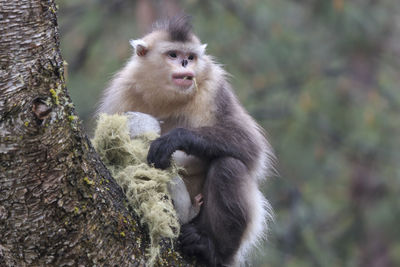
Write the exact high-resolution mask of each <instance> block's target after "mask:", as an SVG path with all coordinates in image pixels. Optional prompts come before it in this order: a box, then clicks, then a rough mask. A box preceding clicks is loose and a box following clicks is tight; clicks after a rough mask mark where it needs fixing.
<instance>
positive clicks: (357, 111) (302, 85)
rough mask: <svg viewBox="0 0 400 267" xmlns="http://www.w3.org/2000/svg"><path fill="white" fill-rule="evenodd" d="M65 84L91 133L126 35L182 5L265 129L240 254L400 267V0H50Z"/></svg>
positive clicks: (262, 261)
mask: <svg viewBox="0 0 400 267" xmlns="http://www.w3.org/2000/svg"><path fill="white" fill-rule="evenodd" d="M58 5H59V24H60V28H61V45H62V53H63V56H64V58H65V59H66V61H67V62H68V63H69V66H68V78H67V84H68V89H69V91H70V94H71V96H72V98H73V101H74V103H75V105H76V108H77V110H78V113H79V115H80V117H81V119H83V121H84V123H85V127H86V128H87V130H88V132H89V133H90V132H92V127H93V119H92V117H93V113H94V111H95V109H96V105H97V102H98V100H99V94H100V92H101V91H102V90H103V89H104V87H106V85H107V81H109V80H110V78H111V77H112V75H113V73H115V72H116V71H117V70H118V69H119V68H121V66H122V65H123V64H124V62H125V61H126V60H127V59H128V57H129V56H130V54H131V52H132V51H131V49H130V46H129V42H128V41H129V39H135V38H139V37H141V36H142V34H143V33H145V32H146V31H147V30H148V29H149V26H150V25H151V23H152V22H153V21H154V20H156V19H158V18H162V17H165V16H168V15H173V14H176V13H177V12H179V11H181V10H184V11H185V12H187V13H189V14H191V15H193V24H194V28H195V31H196V32H197V34H198V35H199V37H200V38H201V39H202V41H203V42H204V43H208V47H207V49H208V53H209V54H212V55H214V56H215V57H216V58H217V60H218V61H219V62H220V63H222V64H224V66H225V69H226V70H227V71H228V72H230V73H231V74H232V75H233V77H232V78H231V83H232V84H233V86H234V88H235V90H236V93H237V95H238V97H239V99H240V100H241V101H242V103H243V104H244V105H245V107H246V108H247V109H248V110H249V112H250V113H251V114H252V115H253V116H254V117H255V118H256V120H257V121H258V122H259V123H260V124H261V125H262V126H263V127H264V128H265V129H266V130H267V132H268V135H269V139H270V142H271V143H272V145H273V147H274V149H275V151H276V155H277V158H278V164H277V169H278V171H279V176H278V177H272V178H270V179H269V180H268V182H266V183H265V184H264V186H263V188H264V192H265V194H266V196H267V198H268V199H269V200H270V202H271V203H272V206H273V207H274V210H275V213H276V219H275V222H274V223H273V224H271V227H270V233H269V239H268V241H267V242H266V243H265V244H263V245H262V246H260V250H259V251H258V252H257V253H256V254H255V255H253V261H252V264H251V266H376V267H378V266H379V267H381V266H400V230H399V228H400V197H399V195H400V167H399V165H398V163H400V114H399V112H400V88H399V85H400V1H398V0H380V1H374V0H352V1H346V0H325V1H323V0H280V1H272V0H242V1H236V0H222V1H211V0H201V1H200V0H188V1H178V0H175V1H172V0H169V1H151V0H137V1H128V0H107V1H106V0H86V1H78V0H68V1H67V0H59V1H58Z"/></svg>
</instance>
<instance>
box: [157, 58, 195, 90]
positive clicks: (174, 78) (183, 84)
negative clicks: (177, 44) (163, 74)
mask: <svg viewBox="0 0 400 267" xmlns="http://www.w3.org/2000/svg"><path fill="white" fill-rule="evenodd" d="M164 57H165V61H166V62H167V64H168V65H169V66H170V68H171V70H172V71H171V75H170V77H169V78H170V82H171V83H172V84H173V85H175V86H176V87H177V88H178V90H184V91H185V90H189V89H190V88H192V87H193V86H194V81H195V79H196V77H195V73H194V69H195V68H194V67H195V65H196V62H195V61H196V59H197V55H196V54H194V53H193V52H188V53H187V52H186V51H179V50H171V51H168V52H166V53H165V55H164Z"/></svg>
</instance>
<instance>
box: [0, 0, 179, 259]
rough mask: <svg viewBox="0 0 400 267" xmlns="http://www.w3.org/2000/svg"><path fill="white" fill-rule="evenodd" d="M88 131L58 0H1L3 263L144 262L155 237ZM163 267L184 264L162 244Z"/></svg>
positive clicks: (0, 199)
mask: <svg viewBox="0 0 400 267" xmlns="http://www.w3.org/2000/svg"><path fill="white" fill-rule="evenodd" d="M138 222H139V219H138V218H137V217H136V215H134V214H133V212H132V211H131V210H130V209H129V208H128V207H127V201H126V198H125V196H124V194H123V192H122V190H121V188H120V187H119V186H118V185H117V184H116V183H115V181H114V180H113V179H112V178H111V177H110V174H109V172H108V171H107V169H106V168H105V167H104V165H103V164H102V162H101V161H100V160H99V158H98V156H97V154H96V153H95V151H94V150H93V148H92V145H91V144H90V142H89V140H88V138H87V137H86V135H85V134H83V133H82V131H81V127H80V122H79V120H78V119H77V117H76V115H75V111H74V108H73V105H72V103H71V100H70V98H69V96H68V94H67V91H66V88H65V82H64V78H63V59H62V58H61V55H60V50H59V37H58V28H57V17H56V5H55V3H54V0H13V1H10V0H0V266H28V265H29V266H46V265H51V266H94V265H97V266H103V265H106V266H111V265H112V266H139V265H140V266H143V265H145V262H146V256H145V253H146V248H147V247H148V245H149V239H148V236H147V233H146V229H142V227H141V226H140V225H139V224H138ZM158 264H159V265H165V266H178V265H186V263H184V262H183V259H182V257H181V256H180V255H179V253H177V252H175V251H173V249H171V244H170V243H168V242H165V244H163V251H162V259H160V260H159V262H158Z"/></svg>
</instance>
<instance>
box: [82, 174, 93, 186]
mask: <svg viewBox="0 0 400 267" xmlns="http://www.w3.org/2000/svg"><path fill="white" fill-rule="evenodd" d="M83 181H85V183H86V184H87V185H93V184H94V182H93V181H92V180H90V179H89V177H87V176H86V177H85V178H83Z"/></svg>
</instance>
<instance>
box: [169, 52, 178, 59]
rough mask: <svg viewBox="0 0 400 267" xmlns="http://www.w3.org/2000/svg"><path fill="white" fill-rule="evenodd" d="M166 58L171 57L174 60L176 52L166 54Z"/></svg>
mask: <svg viewBox="0 0 400 267" xmlns="http://www.w3.org/2000/svg"><path fill="white" fill-rule="evenodd" d="M168 56H169V57H172V58H176V57H177V55H176V52H174V51H171V52H168Z"/></svg>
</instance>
